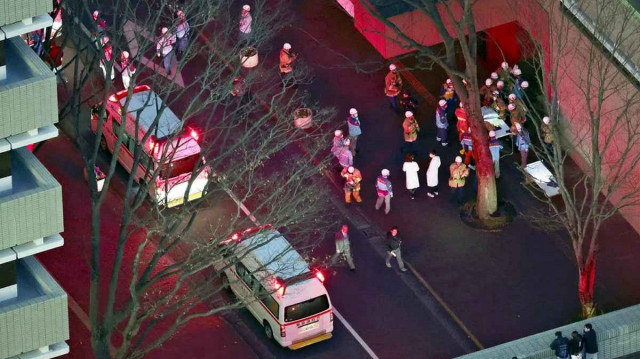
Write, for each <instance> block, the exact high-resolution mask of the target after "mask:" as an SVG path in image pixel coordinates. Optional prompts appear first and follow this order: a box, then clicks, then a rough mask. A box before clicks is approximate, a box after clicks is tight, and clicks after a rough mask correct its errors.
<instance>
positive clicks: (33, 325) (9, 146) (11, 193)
mask: <svg viewBox="0 0 640 359" xmlns="http://www.w3.org/2000/svg"><path fill="white" fill-rule="evenodd" d="M50 11H52V2H51V0H2V1H0V359H5V358H21V359H27V358H29V359H36V358H38V359H45V358H54V357H57V356H60V355H63V354H66V353H68V352H69V346H68V345H67V344H66V343H65V340H67V339H69V317H68V310H67V294H66V293H65V292H64V290H63V289H62V288H61V287H60V285H58V283H56V281H55V280H54V279H53V278H52V277H51V276H50V275H49V273H47V271H46V270H45V269H44V268H43V266H42V265H41V264H40V263H39V262H38V260H37V259H36V258H35V257H33V255H34V254H37V253H40V252H43V251H47V250H51V249H53V248H56V247H60V246H62V245H63V244H64V240H63V238H62V237H61V236H60V233H61V232H62V231H63V230H64V226H63V218H62V216H63V214H62V188H61V186H60V184H59V183H58V182H57V181H56V180H55V178H53V176H52V175H51V174H50V173H49V172H48V171H47V170H46V169H45V168H44V166H43V165H42V164H41V163H40V161H38V159H37V158H36V157H35V156H34V155H33V154H32V153H31V152H30V151H29V149H28V146H29V145H32V144H34V143H37V142H41V141H43V140H46V139H49V138H53V137H56V136H57V135H58V130H57V129H56V127H55V126H54V124H55V123H56V122H57V121H58V108H57V107H58V101H57V90H56V78H55V75H54V74H53V73H52V71H51V70H50V69H49V67H48V66H47V65H45V63H44V62H43V61H42V60H41V59H40V58H39V57H38V56H37V55H36V54H35V52H34V51H33V50H32V49H31V48H30V47H29V45H27V44H26V43H25V41H24V40H23V39H22V38H21V36H22V35H24V34H28V33H29V32H32V31H35V30H38V29H43V28H46V27H47V26H51V24H52V19H51V17H50V16H49V15H48V12H50Z"/></svg>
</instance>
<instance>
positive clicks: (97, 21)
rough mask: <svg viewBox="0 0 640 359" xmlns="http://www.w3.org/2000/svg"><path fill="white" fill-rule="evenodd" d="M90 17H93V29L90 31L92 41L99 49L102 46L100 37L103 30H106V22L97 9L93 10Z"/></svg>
mask: <svg viewBox="0 0 640 359" xmlns="http://www.w3.org/2000/svg"><path fill="white" fill-rule="evenodd" d="M92 17H93V23H94V26H95V31H93V33H92V36H93V41H94V42H95V44H96V46H97V47H98V49H100V48H102V46H101V44H100V39H101V38H102V36H103V35H104V33H105V31H106V30H107V22H106V21H105V20H104V19H103V18H102V17H101V16H100V12H99V11H98V10H95V11H94V12H93V14H92Z"/></svg>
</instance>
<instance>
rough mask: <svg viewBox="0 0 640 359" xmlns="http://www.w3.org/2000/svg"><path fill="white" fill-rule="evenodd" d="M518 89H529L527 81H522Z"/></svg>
mask: <svg viewBox="0 0 640 359" xmlns="http://www.w3.org/2000/svg"><path fill="white" fill-rule="evenodd" d="M520 87H522V88H523V89H526V88H527V87H529V83H528V82H527V81H522V83H521V84H520Z"/></svg>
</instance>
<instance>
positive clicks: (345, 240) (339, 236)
mask: <svg viewBox="0 0 640 359" xmlns="http://www.w3.org/2000/svg"><path fill="white" fill-rule="evenodd" d="M335 239H336V253H335V254H334V255H333V256H332V257H331V263H332V265H334V264H335V263H336V262H337V260H338V258H339V257H342V258H344V259H345V260H346V261H347V264H348V265H349V269H350V270H351V271H355V270H356V266H355V264H353V258H352V257H351V243H349V226H348V225H347V224H346V223H344V224H343V225H342V227H341V228H340V231H339V232H338V233H336V238H335Z"/></svg>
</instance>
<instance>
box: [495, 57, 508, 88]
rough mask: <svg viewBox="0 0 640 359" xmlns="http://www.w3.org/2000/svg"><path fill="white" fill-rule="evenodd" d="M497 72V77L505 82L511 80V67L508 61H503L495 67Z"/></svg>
mask: <svg viewBox="0 0 640 359" xmlns="http://www.w3.org/2000/svg"><path fill="white" fill-rule="evenodd" d="M496 72H497V73H498V78H499V79H500V80H502V81H503V82H505V83H507V84H508V83H510V82H511V68H510V67H509V63H508V62H506V61H504V62H503V63H501V64H500V67H499V68H497V69H496Z"/></svg>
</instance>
